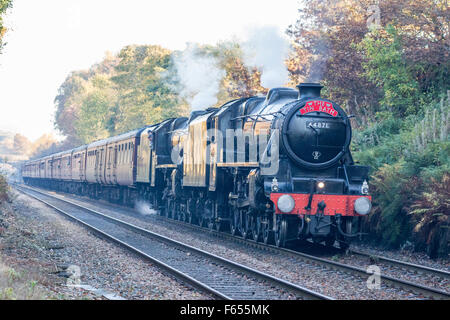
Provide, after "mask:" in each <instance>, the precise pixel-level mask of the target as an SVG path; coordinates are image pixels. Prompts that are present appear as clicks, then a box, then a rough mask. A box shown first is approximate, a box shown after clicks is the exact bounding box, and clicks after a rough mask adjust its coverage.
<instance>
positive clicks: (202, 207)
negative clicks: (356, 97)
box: [23, 83, 371, 248]
mask: <svg viewBox="0 0 450 320" xmlns="http://www.w3.org/2000/svg"><path fill="white" fill-rule="evenodd" d="M321 88H322V86H321V85H319V84H311V83H305V84H300V85H299V86H298V91H297V90H294V89H291V88H274V89H271V90H270V91H269V92H268V94H267V96H266V97H258V96H257V97H250V98H242V99H237V100H233V101H230V102H228V103H226V104H225V105H223V106H222V107H220V108H210V109H207V110H203V111H195V112H192V113H191V115H190V117H189V118H175V119H168V120H165V121H163V122H162V123H159V124H155V125H151V126H147V127H145V128H141V129H138V130H134V131H132V132H129V133H125V134H122V135H120V136H117V137H112V138H108V139H105V140H101V141H96V142H94V143H91V144H89V145H85V146H81V147H78V148H76V149H73V150H68V151H65V152H61V153H58V154H55V155H51V156H48V157H45V158H42V159H37V160H33V161H29V162H27V163H26V164H25V165H24V167H23V177H24V180H25V182H26V183H29V184H33V185H39V186H43V187H47V188H52V189H58V190H62V191H66V192H72V193H79V194H86V195H90V196H91V197H94V198H105V199H108V200H110V201H115V202H121V203H126V204H134V203H135V202H136V201H138V200H141V201H146V202H148V203H150V204H151V205H152V206H153V207H154V208H157V209H159V212H160V214H161V215H165V216H167V217H168V218H172V219H180V220H184V221H186V222H188V223H197V224H199V225H201V226H205V227H208V228H215V229H217V230H229V231H230V232H231V233H232V234H234V235H241V236H242V237H244V238H252V239H254V240H255V241H264V242H265V243H269V242H272V241H274V243H275V244H276V245H277V246H285V245H286V243H287V242H288V241H291V240H296V239H308V238H309V239H312V240H314V241H315V242H323V241H324V242H325V243H326V244H327V245H332V244H334V243H335V241H336V240H337V241H338V242H339V244H340V246H341V247H344V248H345V247H346V246H347V245H348V242H349V239H351V238H352V237H355V236H357V235H359V234H361V230H360V227H361V218H362V217H363V216H365V215H367V214H368V213H369V212H370V210H371V197H370V196H369V195H368V191H369V190H368V184H367V180H368V171H369V167H366V166H358V165H354V162H353V159H352V156H351V153H350V150H349V145H350V141H351V134H352V130H351V124H350V120H349V117H348V116H347V114H346V113H345V112H344V110H343V109H342V108H341V107H340V106H339V105H338V104H337V103H335V102H333V101H330V100H327V99H324V98H321V97H320V90H321Z"/></svg>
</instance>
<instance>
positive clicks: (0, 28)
mask: <svg viewBox="0 0 450 320" xmlns="http://www.w3.org/2000/svg"><path fill="white" fill-rule="evenodd" d="M11 7H12V0H0V52H1V49H2V47H3V42H2V39H3V36H4V35H5V33H6V28H5V26H4V25H3V19H2V15H3V14H4V13H5V12H6V10H8V9H9V8H11Z"/></svg>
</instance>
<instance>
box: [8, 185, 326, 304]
mask: <svg viewBox="0 0 450 320" xmlns="http://www.w3.org/2000/svg"><path fill="white" fill-rule="evenodd" d="M16 189H18V190H19V191H21V192H22V193H25V194H27V195H28V196H31V197H33V198H35V199H36V200H38V201H40V202H42V203H44V204H46V205H48V206H49V207H51V208H53V209H55V210H57V211H58V212H61V213H63V214H64V215H66V216H68V217H70V218H72V219H74V220H75V221H77V222H80V223H81V224H82V225H84V226H86V227H88V228H90V229H92V230H94V231H95V232H98V233H99V234H101V235H102V236H105V237H106V238H108V239H110V240H112V241H114V242H116V243H118V244H120V245H122V246H124V247H126V248H127V249H129V250H131V251H134V252H136V253H138V254H139V255H141V256H143V257H145V258H146V259H150V260H151V261H153V262H154V263H156V264H157V265H159V266H161V267H162V268H164V269H166V270H168V271H169V272H171V273H172V274H175V275H176V276H177V277H179V278H181V279H183V280H185V281H187V282H188V283H190V284H192V285H193V286H195V287H197V288H200V289H202V290H204V291H206V292H208V293H211V294H212V295H214V296H216V297H219V298H221V299H231V298H230V297H228V296H226V295H224V294H222V293H220V292H219V291H217V290H215V289H213V288H211V287H209V286H207V285H206V284H203V283H201V282H199V281H198V280H196V279H194V278H192V277H190V276H189V275H187V274H184V273H182V272H180V271H178V270H176V269H174V268H172V267H171V266H169V265H167V264H165V263H164V262H162V261H159V260H158V259H156V258H154V257H151V256H149V255H147V254H146V253H145V252H143V251H141V250H139V249H137V248H135V247H133V246H131V245H129V244H127V243H125V242H123V241H122V240H119V239H117V238H115V237H114V236H111V235H109V234H107V233H106V232H104V231H102V230H100V229H98V228H96V227H94V226H91V225H89V224H88V223H86V222H84V221H82V220H81V219H78V218H76V217H75V216H73V215H71V214H70V213H68V212H66V211H64V210H62V209H60V208H57V207H56V206H54V205H52V204H50V203H48V202H47V201H45V200H43V199H40V198H39V197H37V196H35V195H32V194H30V193H29V192H26V191H24V190H23V189H29V190H31V191H33V192H36V193H40V194H42V195H44V196H47V197H50V198H54V199H56V200H58V201H62V202H65V203H68V204H70V205H72V206H75V207H78V208H80V209H82V210H85V211H88V212H90V213H93V214H95V215H97V216H99V217H101V218H103V219H105V220H108V221H110V222H113V223H115V224H117V225H120V226H123V227H125V228H127V229H129V230H131V231H133V232H136V233H139V234H141V235H143V236H146V237H151V238H154V239H157V240H158V241H161V242H165V243H167V244H169V245H172V246H177V247H180V248H182V249H184V250H190V251H192V252H195V253H197V254H199V255H202V256H204V257H207V258H209V259H212V260H215V261H216V262H218V263H220V264H222V265H226V266H228V267H229V268H232V269H234V270H236V271H239V272H241V273H244V274H247V275H250V276H252V277H254V278H257V279H259V280H261V281H266V282H268V283H272V284H274V285H276V286H277V287H279V288H283V289H285V290H287V291H289V292H294V293H295V294H297V295H298V296H301V297H303V298H306V299H314V300H317V299H318V300H334V299H333V298H331V297H328V296H325V295H323V294H321V293H318V292H314V291H312V290H310V289H307V288H305V287H302V286H299V285H297V284H294V283H291V282H289V281H286V280H283V279H279V278H276V277H274V276H272V275H269V274H266V273H263V272H261V271H258V270H256V269H253V268H250V267H248V266H245V265H242V264H240V263H237V262H234V261H231V260H229V259H226V258H223V257H220V256H217V255H214V254H212V253H209V252H207V251H204V250H201V249H198V248H195V247H192V246H190V245H187V244H185V243H182V242H179V241H176V240H173V239H170V238H168V237H165V236H163V235H160V234H158V233H156V232H152V231H149V230H147V229H144V228H141V227H139V226H136V225H133V224H131V223H128V222H125V221H122V220H120V219H117V218H113V217H111V216H108V215H106V214H104V213H101V212H99V211H96V210H93V209H90V208H87V207H84V206H82V205H80V204H77V203H75V202H72V201H70V200H67V199H61V198H60V197H57V196H55V195H51V194H48V193H45V192H42V191H40V190H37V189H35V188H30V187H28V186H27V187H24V186H20V187H18V186H16Z"/></svg>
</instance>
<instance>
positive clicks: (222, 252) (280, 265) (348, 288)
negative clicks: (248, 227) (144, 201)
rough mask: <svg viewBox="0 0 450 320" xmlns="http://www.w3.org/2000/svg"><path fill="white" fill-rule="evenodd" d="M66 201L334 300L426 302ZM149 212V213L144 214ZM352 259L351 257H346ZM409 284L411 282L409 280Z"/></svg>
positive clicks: (110, 209)
mask: <svg viewBox="0 0 450 320" xmlns="http://www.w3.org/2000/svg"><path fill="white" fill-rule="evenodd" d="M64 197H65V198H67V199H70V200H74V199H78V200H80V201H82V204H83V205H85V206H86V207H90V208H92V209H95V210H99V211H101V212H102V213H106V214H109V215H111V216H114V217H116V218H119V219H122V220H124V221H127V222H130V223H133V224H136V225H138V226H141V227H144V228H146V229H148V230H150V231H154V232H157V233H160V234H162V235H165V236H169V237H171V238H172V239H175V240H178V241H181V242H184V243H187V244H189V245H192V246H195V247H198V248H200V249H203V250H205V251H208V252H212V253H214V254H216V255H219V256H222V257H225V258H228V259H231V260H233V261H236V262H239V263H242V264H245V265H247V266H250V267H254V268H257V269H258V270H260V271H263V272H266V273H269V274H272V275H274V276H277V277H280V278H283V279H286V280H288V281H292V282H295V283H297V284H299V285H301V286H305V287H307V288H309V289H311V290H314V291H317V292H320V293H322V294H324V295H327V296H331V297H334V298H337V299H364V300H366V299H425V297H423V296H421V295H419V294H415V293H411V292H407V291H404V290H402V289H398V288H392V287H388V286H386V285H384V284H383V283H381V287H380V289H368V288H367V285H366V280H367V279H363V278H360V277H357V276H352V275H350V274H348V273H344V272H341V271H335V270H330V269H327V268H326V267H323V266H321V265H316V264H313V263H310V262H305V261H302V260H301V259H298V258H294V257H291V258H288V257H286V256H285V255H277V254H273V253H271V252H265V251H263V250H260V249H251V248H249V247H247V246H245V245H242V244H238V243H234V242H229V241H227V240H223V239H219V238H216V237H214V236H213V235H211V234H209V232H208V231H207V230H205V231H204V232H200V231H196V230H192V229H191V228H189V227H188V226H186V227H183V226H179V225H175V224H173V223H171V222H170V221H169V220H163V219H160V218H159V217H158V216H156V215H154V214H147V215H141V214H139V213H137V212H135V211H134V210H132V209H127V208H123V207H119V206H115V205H111V204H107V203H104V202H94V201H92V200H87V199H85V198H79V197H73V196H67V195H65V196H64ZM146 212H150V210H146ZM348 259H351V257H348ZM411 280H412V279H411Z"/></svg>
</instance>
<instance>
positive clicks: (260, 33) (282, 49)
mask: <svg viewBox="0 0 450 320" xmlns="http://www.w3.org/2000/svg"><path fill="white" fill-rule="evenodd" d="M242 49H243V51H244V63H245V64H246V66H247V67H251V68H252V67H256V68H258V69H259V70H260V71H261V85H262V86H263V87H265V88H273V87H279V86H282V85H284V84H286V83H287V82H288V70H287V68H286V65H285V63H284V62H285V60H286V59H287V56H288V54H289V43H288V42H287V40H286V39H285V38H283V37H282V36H281V34H280V31H279V29H278V28H277V27H274V26H265V27H260V28H254V29H251V30H250V31H249V33H248V38H247V41H246V42H244V44H243V46H242Z"/></svg>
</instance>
